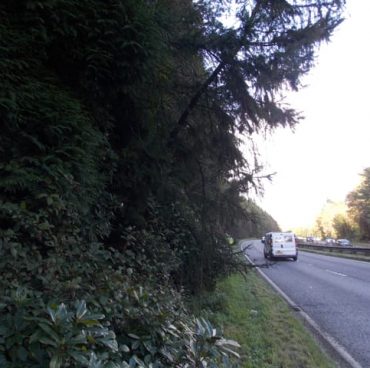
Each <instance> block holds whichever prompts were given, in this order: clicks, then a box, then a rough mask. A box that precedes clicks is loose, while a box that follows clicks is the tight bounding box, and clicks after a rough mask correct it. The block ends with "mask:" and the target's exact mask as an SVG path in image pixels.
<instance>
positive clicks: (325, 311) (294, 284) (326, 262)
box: [244, 240, 370, 367]
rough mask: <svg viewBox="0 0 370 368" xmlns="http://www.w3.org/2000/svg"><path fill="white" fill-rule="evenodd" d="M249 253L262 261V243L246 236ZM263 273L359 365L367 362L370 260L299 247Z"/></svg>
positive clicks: (369, 359)
mask: <svg viewBox="0 0 370 368" xmlns="http://www.w3.org/2000/svg"><path fill="white" fill-rule="evenodd" d="M247 244H250V246H249V248H248V249H247V250H246V253H247V254H248V256H249V258H250V259H251V260H252V261H253V262H254V263H255V264H257V265H259V264H264V263H265V262H266V261H265V259H264V257H263V244H262V243H261V242H260V241H259V240H256V241H246V242H244V246H245V245H247ZM262 272H263V273H264V274H265V275H267V276H268V277H269V278H270V279H271V280H272V281H273V282H274V283H275V284H276V285H277V286H279V288H280V289H281V290H282V291H284V292H285V294H287V295H288V296H289V297H290V299H292V300H293V302H294V303H295V304H296V305H297V306H298V307H299V308H300V309H302V310H303V311H304V312H305V313H306V314H308V316H309V317H311V318H312V319H313V320H314V321H315V322H316V323H317V324H318V325H319V326H320V327H321V329H322V330H323V331H324V332H326V333H328V334H329V335H331V336H332V337H334V339H335V340H337V341H338V342H339V344H340V345H342V346H343V347H344V348H345V349H346V350H347V352H348V353H349V354H350V355H351V356H352V357H353V358H354V359H355V360H356V361H357V362H359V363H360V364H361V365H362V366H363V367H370V263H368V262H361V261H354V260H349V259H344V258H337V257H332V256H323V255H318V254H313V253H308V252H303V251H300V252H299V254H298V261H297V262H294V261H292V260H278V261H274V263H273V264H272V265H271V266H270V267H268V268H263V269H262Z"/></svg>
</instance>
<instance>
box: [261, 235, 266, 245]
mask: <svg viewBox="0 0 370 368" xmlns="http://www.w3.org/2000/svg"><path fill="white" fill-rule="evenodd" d="M261 243H263V244H265V237H264V236H263V237H262V238H261Z"/></svg>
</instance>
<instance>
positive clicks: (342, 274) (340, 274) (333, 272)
mask: <svg viewBox="0 0 370 368" xmlns="http://www.w3.org/2000/svg"><path fill="white" fill-rule="evenodd" d="M325 271H326V272H330V273H332V274H334V275H337V276H342V277H347V276H348V275H345V274H344V273H340V272H335V271H330V270H325Z"/></svg>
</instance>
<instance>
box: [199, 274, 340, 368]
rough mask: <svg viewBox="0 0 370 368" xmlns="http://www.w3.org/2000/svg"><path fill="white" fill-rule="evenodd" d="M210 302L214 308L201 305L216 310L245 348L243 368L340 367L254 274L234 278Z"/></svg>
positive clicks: (220, 322) (212, 315) (220, 286)
mask: <svg viewBox="0 0 370 368" xmlns="http://www.w3.org/2000/svg"><path fill="white" fill-rule="evenodd" d="M205 299H206V300H209V301H210V302H209V305H207V303H206V302H204V301H203V303H202V304H200V305H201V306H202V309H203V310H204V309H207V308H208V310H212V311H213V312H212V313H210V316H209V318H210V319H211V320H212V321H213V322H214V323H215V324H216V325H219V326H221V327H222V328H223V332H224V334H225V335H227V336H229V337H230V338H232V339H235V340H237V341H238V342H239V344H240V345H241V347H240V349H239V353H240V354H241V360H240V367H243V368H257V367H265V368H270V367H271V368H273V367H284V368H289V367H291V368H296V367H305V368H318V367H322V368H329V367H335V364H334V363H333V362H332V361H331V359H330V358H329V357H328V356H327V355H326V354H325V353H323V351H322V350H321V348H320V347H319V346H318V345H317V343H316V342H315V341H314V339H313V338H312V337H311V335H309V333H308V332H307V330H306V329H305V327H304V326H303V324H302V322H301V321H300V320H299V319H297V317H295V316H294V312H293V311H292V310H291V309H290V308H289V307H288V305H287V304H286V303H285V302H284V301H283V300H282V299H281V297H280V296H278V295H277V294H276V293H275V292H274V291H272V289H271V288H270V287H269V286H268V285H267V284H266V283H265V281H264V280H262V279H261V278H260V277H259V276H258V275H257V273H256V272H255V271H254V270H252V271H250V272H248V274H247V275H246V277H243V276H242V275H241V274H233V275H231V276H230V277H228V278H227V279H225V280H223V281H222V282H220V283H218V285H217V288H216V290H215V292H214V293H212V294H211V296H210V297H208V298H207V297H205ZM198 307H199V306H198Z"/></svg>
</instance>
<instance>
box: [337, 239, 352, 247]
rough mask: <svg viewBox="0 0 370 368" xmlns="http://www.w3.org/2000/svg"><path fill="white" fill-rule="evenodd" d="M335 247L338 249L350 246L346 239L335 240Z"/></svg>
mask: <svg viewBox="0 0 370 368" xmlns="http://www.w3.org/2000/svg"><path fill="white" fill-rule="evenodd" d="M337 245H339V246H340V247H351V246H352V244H351V242H350V241H349V240H348V239H338V240H337Z"/></svg>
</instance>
